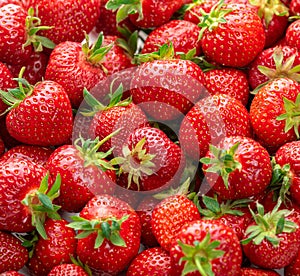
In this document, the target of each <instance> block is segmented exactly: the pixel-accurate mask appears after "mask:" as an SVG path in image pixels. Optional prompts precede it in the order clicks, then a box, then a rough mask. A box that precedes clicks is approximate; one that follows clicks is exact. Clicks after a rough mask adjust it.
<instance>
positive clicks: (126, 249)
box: [69, 194, 141, 274]
mask: <svg viewBox="0 0 300 276" xmlns="http://www.w3.org/2000/svg"><path fill="white" fill-rule="evenodd" d="M72 219H73V222H71V223H70V224H69V227H71V228H74V229H75V230H79V234H78V235H77V238H78V244H77V249H76V253H77V256H78V257H79V259H80V260H81V262H82V263H84V264H86V265H87V266H89V267H90V269H91V270H92V271H94V272H98V273H105V272H106V273H107V274H108V273H109V274H117V273H119V272H121V271H123V270H124V269H125V268H126V267H127V266H128V265H129V263H130V262H131V260H132V259H133V258H134V257H135V256H136V255H137V253H138V250H139V247H140V237H141V226H140V221H139V217H138V215H137V214H136V212H135V211H134V209H132V208H131V206H130V205H128V204H127V203H126V202H124V201H122V200H120V199H118V198H116V197H113V196H109V195H105V194H103V195H97V196H95V197H93V198H92V199H91V200H90V201H89V202H88V203H87V205H86V206H85V207H84V208H83V209H82V211H81V212H80V214H79V217H77V216H75V217H72Z"/></svg>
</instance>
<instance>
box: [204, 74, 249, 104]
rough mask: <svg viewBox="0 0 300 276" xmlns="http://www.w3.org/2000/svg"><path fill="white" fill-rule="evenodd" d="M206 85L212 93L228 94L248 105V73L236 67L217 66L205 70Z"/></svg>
mask: <svg viewBox="0 0 300 276" xmlns="http://www.w3.org/2000/svg"><path fill="white" fill-rule="evenodd" d="M204 77H205V87H206V89H207V90H208V92H209V93H210V95H215V94H219V93H221V94H227V95H229V96H231V97H233V98H235V99H237V100H239V101H241V103H242V104H243V105H245V106H246V105H247V103H248V98H249V95H250V94H249V93H250V91H249V82H248V77H247V74H246V73H245V72H244V71H242V70H239V69H236V68H215V69H211V70H207V71H204Z"/></svg>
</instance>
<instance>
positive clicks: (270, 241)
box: [242, 200, 300, 269]
mask: <svg viewBox="0 0 300 276" xmlns="http://www.w3.org/2000/svg"><path fill="white" fill-rule="evenodd" d="M280 205H281V200H279V201H278V203H277V204H276V206H275V207H274V209H273V210H272V211H270V212H268V213H265V211H264V207H263V206H262V205H261V204H259V203H257V213H256V214H255V213H254V212H253V211H252V210H251V213H252V215H253V222H251V223H250V224H249V226H248V228H247V230H246V232H245V235H244V240H243V241H242V246H243V252H244V253H245V255H246V257H247V258H248V259H249V260H250V262H251V263H252V264H254V265H256V266H259V267H262V268H269V269H281V268H283V267H285V266H287V265H289V264H290V263H291V262H292V261H293V259H294V258H295V257H296V256H297V253H298V251H299V246H300V241H299V239H298V236H299V231H300V228H299V225H298V223H299V215H298V218H297V217H295V216H294V215H293V211H290V210H288V209H279V207H280Z"/></svg>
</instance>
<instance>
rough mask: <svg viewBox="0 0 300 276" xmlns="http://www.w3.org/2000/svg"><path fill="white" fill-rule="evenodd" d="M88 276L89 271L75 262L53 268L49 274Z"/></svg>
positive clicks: (49, 275) (50, 275)
mask: <svg viewBox="0 0 300 276" xmlns="http://www.w3.org/2000/svg"><path fill="white" fill-rule="evenodd" d="M75 275H76V276H88V274H87V272H86V271H85V270H84V269H83V268H81V267H80V266H78V265H75V264H61V265H57V266H55V267H54V268H52V269H51V271H50V272H49V274H48V276H75Z"/></svg>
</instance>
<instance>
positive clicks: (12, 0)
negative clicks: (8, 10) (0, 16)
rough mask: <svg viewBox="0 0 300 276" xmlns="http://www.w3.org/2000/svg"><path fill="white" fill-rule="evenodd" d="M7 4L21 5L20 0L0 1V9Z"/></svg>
mask: <svg viewBox="0 0 300 276" xmlns="http://www.w3.org/2000/svg"><path fill="white" fill-rule="evenodd" d="M7 4H15V5H20V6H22V5H23V4H22V0H0V8H1V7H3V6H5V5H7Z"/></svg>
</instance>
